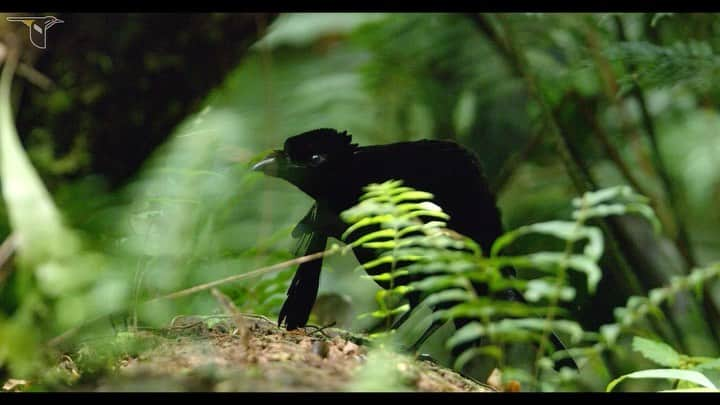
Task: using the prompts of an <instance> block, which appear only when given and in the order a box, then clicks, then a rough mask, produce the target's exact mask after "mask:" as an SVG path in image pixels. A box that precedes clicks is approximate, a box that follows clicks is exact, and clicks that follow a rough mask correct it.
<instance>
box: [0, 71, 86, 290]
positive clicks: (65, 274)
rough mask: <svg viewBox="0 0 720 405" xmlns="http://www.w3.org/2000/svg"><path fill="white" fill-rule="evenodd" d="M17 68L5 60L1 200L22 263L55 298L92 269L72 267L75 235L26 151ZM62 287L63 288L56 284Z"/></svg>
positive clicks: (0, 85) (0, 89)
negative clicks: (17, 118)
mask: <svg viewBox="0 0 720 405" xmlns="http://www.w3.org/2000/svg"><path fill="white" fill-rule="evenodd" d="M14 65H15V63H13V62H12V61H10V60H7V61H6V63H5V64H4V66H3V71H2V77H1V78H0V178H1V179H2V195H3V198H4V200H5V204H6V206H7V211H8V214H9V217H10V225H11V227H12V230H13V233H14V234H15V236H16V238H17V239H16V240H17V245H18V254H19V257H20V261H21V263H22V264H23V265H24V266H26V267H27V268H32V269H34V270H36V276H37V277H38V281H39V284H40V287H41V288H42V289H43V290H44V291H45V292H47V293H50V294H52V295H57V294H59V293H60V292H62V291H65V290H67V289H70V288H74V287H77V286H78V285H80V284H82V283H83V282H85V281H87V279H88V277H89V276H86V277H82V276H83V275H82V274H80V272H83V271H87V270H88V269H86V268H84V267H81V266H75V265H73V264H72V263H70V262H69V261H71V260H72V259H73V255H74V254H75V253H77V252H78V251H79V249H80V242H79V239H78V238H77V237H76V235H75V234H74V233H73V232H71V230H70V229H68V228H66V227H65V225H64V224H63V221H62V218H61V215H60V212H59V211H58V209H57V207H56V206H55V204H54V202H53V200H52V197H51V196H50V193H49V192H48V191H47V189H46V188H45V186H44V185H43V183H42V180H41V179H40V176H39V175H38V174H37V172H36V171H35V169H34V168H33V166H32V164H31V163H30V159H29V158H28V157H27V154H26V153H25V151H24V150H23V147H22V144H21V143H20V138H19V136H18V134H17V132H16V129H15V124H14V122H13V114H12V111H11V105H12V103H11V102H10V88H11V83H12V75H13V70H14ZM58 283H60V284H58Z"/></svg>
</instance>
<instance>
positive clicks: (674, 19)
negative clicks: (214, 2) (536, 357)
mask: <svg viewBox="0 0 720 405" xmlns="http://www.w3.org/2000/svg"><path fill="white" fill-rule="evenodd" d="M58 17H60V18H61V19H63V20H64V21H65V22H64V23H63V24H60V25H56V26H54V27H53V29H52V30H51V31H50V33H49V37H48V47H47V50H43V51H41V50H38V49H33V48H32V47H30V46H29V45H28V44H27V42H26V41H27V38H26V36H25V35H27V34H26V29H27V28H26V27H24V26H23V25H22V24H18V23H9V22H6V21H4V20H5V19H4V18H3V19H2V21H0V35H2V38H3V42H2V44H0V45H1V47H0V58H1V60H2V62H3V66H6V65H7V64H8V63H9V61H10V60H11V57H12V55H13V54H14V53H17V52H20V64H19V65H18V69H17V73H16V75H15V77H14V78H13V88H12V92H11V95H10V97H9V98H8V99H7V100H5V99H0V104H2V103H5V104H6V108H7V105H8V104H9V105H10V106H11V107H12V111H13V113H12V115H13V116H14V120H15V123H16V128H17V134H18V135H19V138H20V140H21V142H22V146H23V148H24V150H25V152H26V153H27V156H28V157H29V161H30V163H31V164H32V166H33V167H34V168H35V170H36V171H37V172H38V174H39V176H40V179H41V180H42V184H44V187H47V189H48V190H49V196H50V197H46V198H51V201H52V202H54V205H55V206H56V207H57V210H58V212H59V214H60V215H61V216H62V218H63V222H62V225H61V226H62V229H63V230H64V231H67V232H70V233H72V235H73V236H72V237H61V236H59V235H62V234H61V233H51V236H49V237H50V238H53V240H54V242H53V243H55V244H56V245H57V249H56V250H55V251H53V252H55V253H53V252H50V253H42V254H41V253H33V248H32V247H29V246H32V245H33V244H35V243H38V242H35V241H33V240H26V239H24V240H22V243H16V240H15V239H14V237H15V238H16V237H17V235H19V234H23V233H24V234H30V233H31V232H30V231H27V230H26V228H23V229H19V228H18V227H19V226H20V225H18V224H20V223H21V222H22V221H18V220H15V219H13V218H17V217H18V216H17V215H22V212H23V210H25V211H27V210H28V209H29V208H28V207H27V206H23V205H18V204H15V205H14V206H13V204H14V203H13V202H12V200H13V198H12V197H11V196H9V195H7V193H8V190H11V188H9V186H7V187H6V185H7V184H10V183H11V180H10V178H11V177H9V176H13V177H14V178H15V179H17V178H18V177H17V176H18V175H19V174H18V173H21V171H18V170H19V169H17V168H16V167H14V166H10V163H8V162H10V161H11V159H10V158H9V157H8V156H9V155H8V154H9V153H11V150H10V149H8V148H7V147H6V143H5V141H3V142H4V143H3V144H2V147H3V150H2V154H0V157H2V159H3V171H2V182H3V197H4V199H3V204H4V205H3V207H2V208H1V210H2V211H0V212H1V213H2V215H0V235H2V236H3V237H4V238H5V240H6V241H5V243H4V244H3V246H2V247H0V266H1V267H0V370H1V371H0V377H2V378H0V379H3V380H4V379H6V378H8V377H10V376H20V377H22V376H25V375H32V373H33V372H34V371H33V370H34V367H35V366H36V365H37V364H39V363H37V362H40V361H41V358H42V356H43V354H42V351H38V350H37V348H38V347H40V345H44V344H45V343H46V342H47V341H48V340H51V339H54V338H57V337H58V336H61V337H63V333H65V332H67V331H68V330H71V331H73V330H75V329H73V328H76V329H77V328H78V325H83V326H82V328H81V329H82V333H78V334H74V333H73V334H72V336H70V335H67V338H64V337H63V339H61V340H62V342H60V343H57V345H59V346H63V345H64V346H63V347H67V348H70V347H72V344H73V342H76V341H77V339H80V336H88V335H92V334H93V333H95V334H102V333H107V331H108V330H112V329H111V325H114V326H112V327H113V328H114V327H116V325H115V323H120V324H123V325H124V327H133V326H135V327H137V326H155V327H157V326H161V325H166V324H167V323H168V322H169V321H170V320H171V319H172V318H173V317H174V316H175V315H177V314H209V313H213V311H215V310H216V303H215V300H214V299H213V297H212V296H211V295H210V294H209V293H208V292H207V291H205V292H200V293H197V294H191V295H187V296H183V297H181V298H177V299H168V300H159V301H155V302H153V303H152V305H150V304H148V303H146V301H147V300H149V299H152V298H155V297H160V296H162V295H164V294H169V293H172V292H174V291H178V290H181V289H183V288H188V287H192V286H195V285H199V284H202V283H206V282H210V281H213V280H218V279H221V278H223V277H229V276H232V275H236V274H242V273H246V272H249V271H252V270H254V269H257V268H260V267H263V266H267V265H271V264H274V263H277V262H281V261H284V260H288V259H291V258H292V257H294V252H293V243H294V241H293V239H292V237H291V235H290V232H291V230H292V228H293V226H294V225H295V223H296V222H297V221H298V220H299V219H300V218H302V217H303V215H304V214H305V212H306V211H307V209H308V208H309V207H310V205H311V203H312V202H311V200H310V198H309V197H307V196H305V195H304V194H302V193H301V192H300V191H298V190H297V189H295V188H293V187H292V186H291V185H289V184H287V183H285V182H283V181H280V180H277V179H271V178H265V177H263V176H261V175H259V174H257V173H251V172H249V170H248V167H249V164H250V162H251V161H252V159H253V158H255V157H256V156H258V154H259V153H261V152H263V151H266V150H268V149H270V148H279V147H280V146H281V145H282V142H283V141H284V139H285V138H287V137H289V136H291V135H294V134H298V133H300V132H303V131H306V130H310V129H315V128H322V127H329V128H337V129H339V130H347V131H348V132H349V133H350V134H352V135H353V139H354V141H355V142H357V143H359V144H360V145H370V144H382V143H391V142H398V141H409V140H418V139H423V138H430V139H448V140H454V141H457V142H459V143H461V144H463V145H465V146H467V147H468V148H470V149H472V150H473V151H474V152H475V153H477V155H478V156H479V157H480V160H481V161H482V163H483V165H484V168H485V171H486V174H487V176H488V178H489V179H490V181H491V183H492V185H493V189H494V191H495V192H496V193H497V196H498V201H499V206H500V208H501V211H502V214H503V222H504V224H505V226H506V229H513V228H516V227H518V226H521V225H525V224H530V223H535V222H541V221H547V220H552V219H557V218H565V217H569V215H570V212H571V208H570V205H569V201H570V200H571V199H572V198H573V197H575V196H578V195H580V194H582V193H583V192H585V191H589V190H596V189H600V188H603V187H609V186H615V185H622V184H626V185H629V186H631V187H633V188H634V189H635V191H636V192H638V193H640V194H643V195H645V196H647V197H649V198H650V199H651V204H652V207H653V208H654V209H655V211H656V213H657V215H658V217H659V218H660V222H661V224H662V232H661V234H660V235H655V234H653V232H652V227H651V226H650V225H649V224H647V223H646V222H643V221H641V220H637V219H635V218H629V217H628V218H626V217H620V218H617V219H613V220H605V221H602V222H600V223H599V224H600V226H601V227H602V229H603V231H604V233H605V237H606V244H607V246H608V247H607V249H606V253H605V255H604V257H603V259H602V262H601V264H602V269H603V277H602V280H601V282H600V286H599V289H598V291H597V293H596V294H594V295H590V294H588V293H587V291H586V290H587V289H585V291H583V283H584V280H571V281H572V282H573V284H574V285H575V287H576V288H577V289H578V291H579V292H580V294H579V296H578V298H577V300H576V301H575V304H574V305H573V306H572V307H569V308H568V309H569V310H570V311H571V312H572V313H573V316H574V318H575V319H576V320H577V321H578V322H580V323H581V324H582V325H583V327H584V328H586V329H587V330H597V328H598V327H599V326H600V325H603V324H607V323H610V322H612V321H613V319H614V316H615V315H616V313H614V309H615V308H616V307H620V306H624V305H625V304H626V303H627V301H628V298H630V297H631V296H646V295H648V292H649V291H650V290H651V289H653V288H657V287H662V286H666V285H669V284H670V283H671V280H672V278H673V277H675V276H682V275H687V274H688V273H689V272H690V270H691V269H693V268H697V267H704V266H709V265H711V264H712V263H714V262H717V261H718V260H719V259H720V232H718V229H719V228H720V211H718V209H717V208H716V207H717V206H718V205H720V158H719V156H720V136H719V135H720V115H719V114H718V111H717V108H716V106H717V104H718V101H719V98H720V87H718V85H717V83H718V80H717V78H718V74H719V73H720V56H718V54H716V52H720V16H718V15H716V14H673V13H637V14H542V13H532V14H530V13H517V14H406V13H402V14H400V13H398V14H385V13H362V14H354V13H342V14H334V13H318V14H314V13H301V14H279V15H265V14H258V15H225V14H219V15H214V14H213V15H126V16H112V17H111V16H105V15H80V14H77V15H76V14H65V15H58ZM4 125H5V126H1V125H0V131H4V133H3V137H4V138H3V139H5V137H7V136H8V133H9V129H8V127H7V123H5V124H4ZM458 182H459V184H461V183H462V179H458ZM23 184H26V183H23ZM27 184H31V183H27ZM38 184H40V183H38ZM20 187H22V185H21V186H20ZM28 187H29V186H28ZM15 190H17V189H15ZM23 207H25V208H23ZM18 212H19V213H21V214H16V213H18ZM14 213H15V214H14ZM25 215H26V216H32V215H33V212H25ZM23 226H25V225H23ZM27 226H36V227H37V226H40V227H43V224H37V223H35V224H34V225H27ZM13 235H14V236H13ZM71 241H77V243H75V242H72V243H71ZM547 243H548V242H547V241H546V240H544V239H537V240H536V239H533V238H528V239H526V240H524V241H523V244H524V245H523V248H525V249H530V250H532V249H534V250H543V249H548V245H547ZM15 244H17V249H15V247H14V245H15ZM71 245H72V246H71ZM13 250H17V252H16V254H15V255H14V256H11V255H12V251H13ZM35 250H37V248H36V249H35ZM58 252H60V253H58ZM58 257H59V258H61V259H58ZM48 263H50V264H48ZM356 266H357V262H355V261H354V259H351V258H348V257H345V256H343V257H332V258H330V259H328V260H327V261H326V263H325V268H324V271H323V273H322V278H321V284H320V294H321V296H324V297H332V296H344V297H347V300H348V301H349V303H350V311H351V313H352V318H350V319H352V322H349V325H347V326H348V327H349V328H350V329H352V330H364V329H366V328H368V327H370V326H371V325H372V322H371V321H370V320H369V319H368V318H358V317H357V315H358V314H361V313H365V312H368V311H371V310H373V308H374V307H375V305H376V304H375V299H374V294H375V291H376V286H375V284H374V283H373V282H372V281H370V280H365V279H361V278H360V275H359V273H357V272H353V271H352V269H353V268H355V267H356ZM291 276H292V269H286V270H283V271H281V272H276V273H269V274H266V275H264V276H262V277H259V278H248V279H245V280H241V281H238V282H236V283H228V284H224V285H222V286H220V289H221V290H222V291H223V292H225V293H226V294H228V295H229V296H230V297H232V298H233V300H234V301H235V303H236V305H237V306H238V307H239V308H240V309H241V310H242V311H244V312H252V313H257V314H263V315H266V316H268V317H270V318H272V319H274V317H276V316H277V312H278V310H279V307H280V305H281V304H282V301H283V299H284V297H285V291H286V288H287V285H288V282H289V280H290V278H291ZM521 277H522V275H521ZM719 309H720V286H718V285H717V283H716V282H714V281H708V282H706V283H704V284H703V286H702V288H700V289H699V291H683V292H680V293H679V294H677V295H676V296H675V297H674V299H672V300H670V301H669V303H667V304H663V305H662V306H661V307H660V308H659V311H656V312H657V313H655V315H653V316H651V317H650V318H651V319H649V320H648V322H646V323H644V324H643V325H642V328H641V327H640V326H638V329H637V330H636V331H635V332H634V333H635V335H639V336H645V337H653V338H656V339H657V340H662V341H664V342H665V343H667V344H669V345H671V346H672V347H673V348H674V349H675V350H677V351H679V352H682V353H685V354H688V355H692V356H708V357H717V356H719V355H720V339H719V336H720V311H719ZM451 332H452V327H451V326H450V325H448V326H446V327H444V328H443V329H442V330H440V331H439V332H438V333H437V334H436V335H435V336H434V337H433V338H431V339H430V340H429V341H428V342H427V343H426V347H425V350H426V351H428V352H430V353H432V354H433V356H434V357H435V358H436V359H438V360H440V361H441V362H442V361H446V360H447V356H448V353H447V349H446V348H445V347H444V345H443V343H444V341H445V340H446V339H447V336H449V334H450V333H451ZM630 337H631V336H626V337H625V340H621V341H620V343H619V344H618V346H617V348H615V350H613V351H612V353H611V354H609V355H608V357H607V358H606V359H605V361H606V366H607V368H606V369H605V371H602V372H599V374H598V375H599V376H598V375H595V377H593V379H594V382H593V383H587V382H586V385H577V386H574V389H604V387H605V385H606V384H607V383H608V381H609V380H610V379H611V378H614V377H617V376H619V375H621V374H623V373H628V372H630V371H634V370H638V369H642V368H649V366H648V364H650V363H649V362H647V361H646V360H644V359H643V358H642V356H640V355H638V354H635V353H633V352H632V350H631V349H630V347H629V345H628V344H627V343H628V342H629V339H630ZM53 343H55V342H53ZM65 350H69V349H65ZM627 387H629V388H633V387H634V389H656V386H654V385H643V384H639V383H638V384H636V385H631V384H627Z"/></svg>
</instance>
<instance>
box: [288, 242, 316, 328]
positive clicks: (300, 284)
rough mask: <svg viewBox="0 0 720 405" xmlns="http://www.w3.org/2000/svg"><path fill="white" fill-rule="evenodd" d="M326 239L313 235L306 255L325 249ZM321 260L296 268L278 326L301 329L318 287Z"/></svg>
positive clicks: (305, 321)
mask: <svg viewBox="0 0 720 405" xmlns="http://www.w3.org/2000/svg"><path fill="white" fill-rule="evenodd" d="M326 242H327V237H325V236H323V235H320V234H317V233H315V234H313V235H312V236H311V239H310V245H309V246H308V250H307V252H306V253H307V254H312V253H315V252H320V251H322V250H323V249H324V248H325V244H326ZM321 268H322V260H313V261H310V262H306V263H303V264H301V265H300V266H298V269H297V270H296V271H295V277H293V280H292V282H291V283H290V288H288V292H287V298H286V299H285V303H283V306H282V308H281V309H280V315H279V316H278V326H282V324H283V323H285V325H286V328H287V330H293V329H297V328H300V327H303V326H305V325H306V324H307V321H308V319H309V318H310V312H311V311H312V308H313V305H314V304H315V299H316V298H317V293H318V287H319V285H320V270H321Z"/></svg>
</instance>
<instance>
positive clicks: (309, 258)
mask: <svg viewBox="0 0 720 405" xmlns="http://www.w3.org/2000/svg"><path fill="white" fill-rule="evenodd" d="M339 250H340V249H339V248H335V247H333V248H330V249H328V250H324V251H322V252H317V253H313V254H311V255H307V256H301V257H297V258H295V259H292V260H287V261H284V262H282V263H277V264H273V265H272V266H268V267H262V268H259V269H257V270H253V271H250V272H248V273H243V274H237V275H234V276H230V277H225V278H223V279H220V280H215V281H211V282H209V283H205V284H200V285H196V286H194V287H190V288H186V289H184V290H180V291H176V292H174V293H171V294H167V295H163V296H160V297H157V298H153V299H151V300H148V301H145V302H144V304H149V303H152V302H156V301H160V300H165V299H175V298H180V297H184V296H186V295H190V294H194V293H196V292H200V291H205V290H208V289H211V288H213V287H216V286H219V285H221V284H226V283H231V282H234V281H238V280H243V279H246V278H251V277H257V276H259V275H262V274H265V273H272V272H274V271H278V270H282V269H284V268H287V267H290V266H293V265H295V264H302V263H307V262H311V261H313V260H317V259H319V258H321V257H325V256H329V255H332V254H335V253H337V252H338V251H339Z"/></svg>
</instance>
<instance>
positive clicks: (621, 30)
mask: <svg viewBox="0 0 720 405" xmlns="http://www.w3.org/2000/svg"><path fill="white" fill-rule="evenodd" d="M613 20H614V21H615V27H616V29H617V34H618V38H619V39H620V40H621V41H627V37H626V35H625V27H624V25H623V22H622V19H621V18H620V17H619V16H617V15H616V16H613ZM628 69H629V70H630V71H631V72H634V71H635V70H636V66H634V65H633V64H631V63H629V64H628ZM631 94H632V96H633V97H634V98H635V100H636V101H637V103H638V105H639V106H640V113H641V115H642V120H643V125H644V126H645V135H646V136H647V138H648V141H649V143H650V148H651V151H652V157H653V161H654V162H655V168H656V170H657V173H658V176H659V177H660V181H661V183H662V185H663V188H664V189H665V192H666V193H667V196H668V205H669V208H670V211H671V212H672V214H673V219H674V220H675V225H676V228H677V235H676V238H675V240H676V244H677V246H678V249H679V250H680V254H682V256H683V258H684V259H685V262H686V263H687V267H688V268H693V267H696V266H697V261H696V260H695V255H694V252H693V249H692V245H691V243H690V238H689V236H688V232H687V226H686V225H685V221H684V220H683V218H682V215H681V214H680V210H679V209H678V205H679V201H678V198H677V191H676V190H675V187H674V184H673V182H672V181H671V180H670V174H669V172H668V170H667V166H666V165H665V161H664V159H663V157H662V153H661V152H660V146H659V144H658V140H657V131H656V130H655V122H654V120H653V118H652V115H650V111H649V110H648V107H647V102H646V98H645V94H644V92H643V90H642V88H640V86H639V85H638V83H635V85H634V86H633V89H632V91H631Z"/></svg>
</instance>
